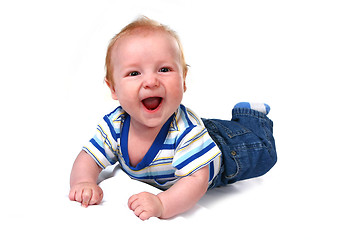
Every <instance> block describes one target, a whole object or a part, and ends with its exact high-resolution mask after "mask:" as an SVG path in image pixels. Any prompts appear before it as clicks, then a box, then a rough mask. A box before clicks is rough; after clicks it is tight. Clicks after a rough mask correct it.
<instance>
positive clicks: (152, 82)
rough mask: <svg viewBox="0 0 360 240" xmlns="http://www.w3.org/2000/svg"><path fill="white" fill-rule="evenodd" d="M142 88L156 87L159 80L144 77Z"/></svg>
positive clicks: (151, 76) (154, 77) (149, 76)
mask: <svg viewBox="0 0 360 240" xmlns="http://www.w3.org/2000/svg"><path fill="white" fill-rule="evenodd" d="M143 86H144V88H154V87H158V86H159V80H158V79H157V77H156V76H155V75H148V76H145V79H144V83H143Z"/></svg>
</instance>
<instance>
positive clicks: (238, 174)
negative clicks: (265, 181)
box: [202, 108, 277, 189]
mask: <svg viewBox="0 0 360 240" xmlns="http://www.w3.org/2000/svg"><path fill="white" fill-rule="evenodd" d="M202 120H203V122H204V124H205V126H206V128H207V130H208V132H209V134H210V136H211V138H212V139H213V140H214V141H215V143H216V144H217V145H218V147H219V148H220V150H221V152H222V162H221V168H220V172H219V173H218V175H217V176H216V178H215V179H214V180H213V182H212V183H211V185H210V186H209V189H212V188H214V187H219V186H223V185H226V184H230V183H234V182H236V181H240V180H244V179H248V178H254V177H258V176H261V175H263V174H265V173H266V172H268V171H269V170H270V169H271V168H272V167H273V166H274V165H275V163H276V160H277V156H276V149H275V141H274V138H273V123H272V121H271V120H270V119H269V118H268V117H267V116H266V115H265V114H264V113H262V112H258V111H255V110H253V109H248V108H234V109H233V110H232V119H231V121H226V120H218V119H202Z"/></svg>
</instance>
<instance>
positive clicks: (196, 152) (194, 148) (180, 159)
mask: <svg viewBox="0 0 360 240" xmlns="http://www.w3.org/2000/svg"><path fill="white" fill-rule="evenodd" d="M178 139H179V142H178V143H177V146H176V150H175V155H174V159H173V163H172V165H173V167H174V168H176V171H175V176H178V177H185V176H188V175H191V174H192V173H194V172H196V171H197V170H199V169H200V168H202V167H204V166H206V165H208V164H210V163H211V162H212V161H214V159H216V158H218V157H219V156H220V149H219V148H218V147H217V145H216V144H215V142H214V141H213V140H212V139H211V137H210V135H209V133H208V132H207V130H206V128H205V127H203V126H199V125H197V126H193V127H190V128H188V129H186V130H185V131H184V132H183V133H182V134H181V135H180V136H179V138H178Z"/></svg>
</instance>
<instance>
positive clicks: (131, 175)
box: [125, 171, 175, 179]
mask: <svg viewBox="0 0 360 240" xmlns="http://www.w3.org/2000/svg"><path fill="white" fill-rule="evenodd" d="M125 172H126V171H125ZM126 173H127V174H128V175H129V176H130V177H131V178H134V179H161V178H175V174H174V173H170V174H164V175H133V174H131V173H130V172H126Z"/></svg>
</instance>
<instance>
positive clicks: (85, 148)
mask: <svg viewBox="0 0 360 240" xmlns="http://www.w3.org/2000/svg"><path fill="white" fill-rule="evenodd" d="M83 150H84V151H86V152H87V153H88V154H89V155H90V156H91V157H92V158H93V159H94V160H95V162H96V163H97V164H98V165H99V166H100V167H101V168H102V169H105V166H104V165H103V164H102V163H101V162H100V161H99V159H97V157H96V156H95V155H94V154H92V153H91V151H90V150H89V149H88V148H87V147H83Z"/></svg>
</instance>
